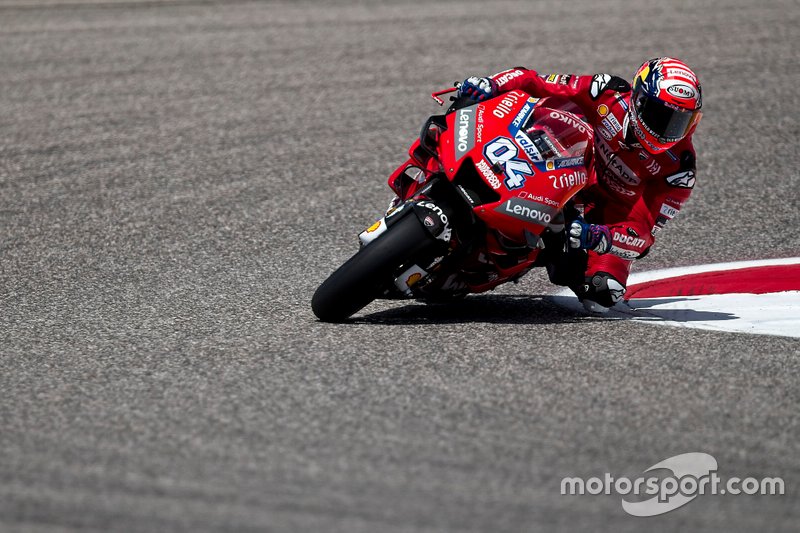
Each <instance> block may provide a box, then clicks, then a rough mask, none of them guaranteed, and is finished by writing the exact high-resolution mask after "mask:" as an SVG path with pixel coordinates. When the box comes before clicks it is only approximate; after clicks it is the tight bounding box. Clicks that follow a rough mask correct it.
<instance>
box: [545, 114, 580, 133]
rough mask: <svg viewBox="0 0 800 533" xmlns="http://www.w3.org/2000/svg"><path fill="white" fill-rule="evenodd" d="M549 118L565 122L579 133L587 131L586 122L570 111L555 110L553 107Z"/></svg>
mask: <svg viewBox="0 0 800 533" xmlns="http://www.w3.org/2000/svg"><path fill="white" fill-rule="evenodd" d="M550 118H552V119H555V120H559V121H561V122H563V123H564V124H567V125H568V126H572V127H573V128H575V129H576V130H578V131H579V132H581V133H584V134H585V133H588V130H587V129H586V124H584V122H583V121H582V120H581V119H579V118H578V117H576V116H575V115H573V114H572V113H567V112H566V111H557V110H555V109H554V110H552V111H551V112H550Z"/></svg>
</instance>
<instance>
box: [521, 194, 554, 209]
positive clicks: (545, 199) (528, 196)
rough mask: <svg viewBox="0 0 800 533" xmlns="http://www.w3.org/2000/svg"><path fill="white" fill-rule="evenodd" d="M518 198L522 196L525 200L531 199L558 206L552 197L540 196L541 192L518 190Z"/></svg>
mask: <svg viewBox="0 0 800 533" xmlns="http://www.w3.org/2000/svg"><path fill="white" fill-rule="evenodd" d="M517 197H518V198H524V199H526V200H531V201H532V202H539V203H540V204H546V205H552V206H553V207H558V206H559V205H558V202H556V201H555V200H553V199H552V198H548V197H547V196H542V195H541V194H539V195H537V194H533V193H530V192H527V191H520V193H519V194H518V195H517Z"/></svg>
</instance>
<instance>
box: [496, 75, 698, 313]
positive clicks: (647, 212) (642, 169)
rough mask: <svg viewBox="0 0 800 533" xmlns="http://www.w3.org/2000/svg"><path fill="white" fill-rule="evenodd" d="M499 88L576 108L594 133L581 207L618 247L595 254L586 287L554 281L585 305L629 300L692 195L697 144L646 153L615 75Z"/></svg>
mask: <svg viewBox="0 0 800 533" xmlns="http://www.w3.org/2000/svg"><path fill="white" fill-rule="evenodd" d="M491 84H492V90H493V92H494V94H498V93H503V92H508V91H512V90H516V89H519V90H522V91H525V92H526V93H528V94H530V95H531V96H533V97H537V98H544V97H561V98H563V99H566V100H569V101H571V102H572V103H574V104H575V105H577V107H578V108H579V110H580V112H581V113H582V114H583V115H584V117H585V119H586V120H587V122H588V123H589V124H591V126H592V127H593V128H594V154H593V161H591V162H587V165H586V166H587V170H588V171H589V180H588V182H587V186H586V188H585V189H584V190H583V191H581V193H579V197H578V198H576V203H578V204H580V203H582V204H583V205H584V218H585V221H586V222H587V223H588V224H586V225H587V226H588V225H590V224H599V225H605V226H607V227H608V231H609V233H610V237H611V243H610V244H611V246H610V247H609V248H608V253H598V252H597V251H595V250H591V249H590V250H587V253H588V256H586V264H585V268H584V272H583V278H582V279H576V276H574V275H572V276H570V277H568V278H566V279H565V278H564V277H563V275H561V276H559V275H558V274H556V275H555V278H560V279H553V281H554V282H556V283H561V284H564V285H569V286H570V287H571V288H572V289H573V290H574V291H575V292H576V293H577V295H578V297H579V298H580V299H581V300H589V301H591V302H597V303H599V304H600V305H602V306H603V307H610V306H612V305H613V304H614V303H616V302H617V301H619V300H620V299H621V298H622V295H623V293H624V285H625V284H626V282H627V279H628V274H629V273H630V267H631V263H632V261H633V260H634V259H637V258H640V257H643V256H644V255H645V254H646V253H647V252H648V250H649V248H650V246H652V245H653V242H654V240H655V236H656V234H657V233H658V231H660V230H661V229H662V228H663V227H664V225H665V224H666V223H667V222H669V221H670V220H671V219H672V218H674V217H675V216H676V215H677V214H678V211H679V210H680V209H681V208H682V207H683V205H684V203H685V202H686V200H687V199H688V198H689V195H690V194H691V192H692V188H693V187H694V183H695V151H694V148H693V146H692V141H691V136H689V137H686V138H684V139H682V140H681V141H679V142H678V143H677V144H675V145H674V146H672V148H670V149H669V150H666V151H664V152H661V153H657V154H652V153H650V152H648V151H647V150H645V149H644V148H643V147H642V146H641V145H640V144H639V143H638V142H637V139H636V137H635V136H634V135H633V132H632V131H629V128H631V127H634V125H632V124H630V123H629V120H628V114H627V110H628V106H629V105H630V97H631V87H630V84H629V83H628V82H627V81H625V80H623V79H622V78H619V77H616V76H611V75H609V74H595V75H593V76H576V75H570V74H550V75H539V74H538V73H537V72H536V71H535V70H529V69H525V68H522V67H517V68H513V69H509V70H505V71H503V72H500V73H498V74H495V75H494V76H492V77H491ZM601 251H602V250H601ZM548 270H550V269H548ZM553 277H554V273H553V272H552V271H551V278H553ZM617 282H618V283H617ZM620 284H621V285H620ZM620 289H621V290H620ZM584 303H587V302H584ZM587 307H588V306H587Z"/></svg>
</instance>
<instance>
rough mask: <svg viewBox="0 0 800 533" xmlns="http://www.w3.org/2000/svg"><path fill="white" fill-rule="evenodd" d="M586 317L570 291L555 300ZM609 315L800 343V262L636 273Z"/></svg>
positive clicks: (794, 259)
mask: <svg viewBox="0 0 800 533" xmlns="http://www.w3.org/2000/svg"><path fill="white" fill-rule="evenodd" d="M551 298H552V300H553V301H554V302H555V303H557V304H558V305H561V306H563V307H566V308H568V309H571V310H574V311H579V312H585V311H584V308H583V305H582V304H581V303H580V302H578V299H577V298H576V297H575V296H574V295H573V294H572V292H571V291H570V290H568V289H565V290H563V291H560V292H559V293H557V294H556V295H554V296H552V297H551ZM625 298H626V300H625V301H624V302H620V303H618V304H617V305H616V306H614V307H613V308H612V309H611V310H610V311H609V313H608V314H607V315H605V316H606V317H608V318H611V319H618V320H633V321H636V322H647V323H650V324H658V325H663V326H672V327H683V328H696V329H707V330H714V331H726V332H732V333H748V334H754V335H777V336H782V337H795V338H800V257H789V258H783V259H768V260H758V261H741V262H734V263H717V264H708V265H697V266H687V267H677V268H669V269H664V270H655V271H652V272H642V273H635V274H632V275H631V277H630V279H629V280H628V290H627V292H626V294H625Z"/></svg>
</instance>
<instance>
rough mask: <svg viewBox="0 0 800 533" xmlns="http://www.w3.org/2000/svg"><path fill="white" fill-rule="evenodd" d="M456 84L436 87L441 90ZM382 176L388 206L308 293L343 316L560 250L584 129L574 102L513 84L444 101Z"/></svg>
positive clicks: (450, 292) (475, 285) (426, 295)
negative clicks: (481, 95)
mask: <svg viewBox="0 0 800 533" xmlns="http://www.w3.org/2000/svg"><path fill="white" fill-rule="evenodd" d="M457 90H458V86H457V85H456V87H452V88H450V89H446V90H444V91H439V92H436V93H433V94H432V95H431V96H432V97H433V98H434V99H435V100H437V102H439V104H440V105H442V104H443V103H444V102H443V101H442V99H441V98H440V96H441V95H443V94H446V93H448V92H453V91H457ZM450 100H451V102H452V104H451V105H450V107H449V108H448V110H447V112H446V113H445V114H442V115H433V116H431V117H429V118H428V120H427V121H426V122H425V123H424V125H423V127H422V132H421V134H420V136H419V139H417V140H416V141H415V142H414V143H413V145H412V146H411V148H410V149H409V151H408V154H409V158H408V160H407V161H405V162H404V163H403V164H402V165H400V166H399V167H398V168H397V169H396V170H395V171H394V172H393V173H392V175H391V176H390V177H389V187H390V188H391V189H392V190H393V191H394V193H395V194H396V198H395V200H394V201H393V202H392V204H391V206H390V208H389V210H388V211H387V212H386V214H385V215H384V216H382V217H381V218H380V219H378V220H377V221H376V222H375V223H374V224H372V225H371V226H369V227H368V228H367V229H366V230H364V231H363V232H362V233H361V234H360V235H359V236H358V240H359V244H360V249H359V250H358V252H357V253H356V254H355V255H354V256H352V257H351V258H350V259H349V260H348V261H347V262H346V263H344V264H343V265H342V266H341V267H339V268H338V269H337V270H336V271H335V272H333V273H332V274H331V275H330V276H329V277H328V279H326V280H325V281H324V282H323V283H322V285H320V287H319V288H318V289H317V291H316V292H315V294H314V296H313V298H312V302H311V305H312V309H313V311H314V314H315V315H316V316H317V317H318V318H319V319H320V320H322V321H328V322H338V321H343V320H345V319H347V318H348V317H350V316H351V315H353V314H354V313H356V312H358V311H359V310H361V309H362V308H364V307H365V306H366V305H368V304H369V303H370V302H372V301H373V300H375V299H378V298H389V299H422V300H425V301H429V302H436V301H449V300H451V299H456V298H460V297H463V296H465V295H467V294H470V293H480V292H484V291H488V290H491V289H494V288H495V287H497V286H498V285H500V284H502V283H506V282H509V281H516V280H518V279H519V278H520V277H522V276H523V275H524V274H525V273H527V272H528V271H529V270H530V269H531V268H533V267H535V266H543V265H544V264H545V263H546V261H544V257H546V256H547V254H548V253H549V254H554V253H563V252H564V250H565V249H566V248H565V246H566V245H565V242H566V240H565V238H564V227H565V224H569V222H571V220H572V219H573V218H574V217H575V216H577V211H576V210H575V208H574V206H573V202H572V201H571V200H572V199H573V197H574V196H575V194H576V193H578V192H579V191H580V190H581V189H582V188H583V187H584V186H585V185H586V182H587V174H588V173H587V168H590V164H591V163H590V158H591V154H592V128H591V127H590V126H589V125H588V124H587V123H586V122H585V121H584V120H583V119H582V116H581V115H580V112H579V111H578V109H577V107H576V106H574V104H571V103H569V102H568V101H566V100H561V99H556V98H553V97H549V98H543V99H538V98H533V97H531V96H530V95H529V94H527V93H525V92H523V91H519V90H515V91H511V92H508V93H504V94H501V95H499V96H497V97H494V98H492V99H489V100H486V101H484V102H480V103H476V102H475V101H473V100H470V99H468V98H464V97H458V98H456V97H451V98H450Z"/></svg>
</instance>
